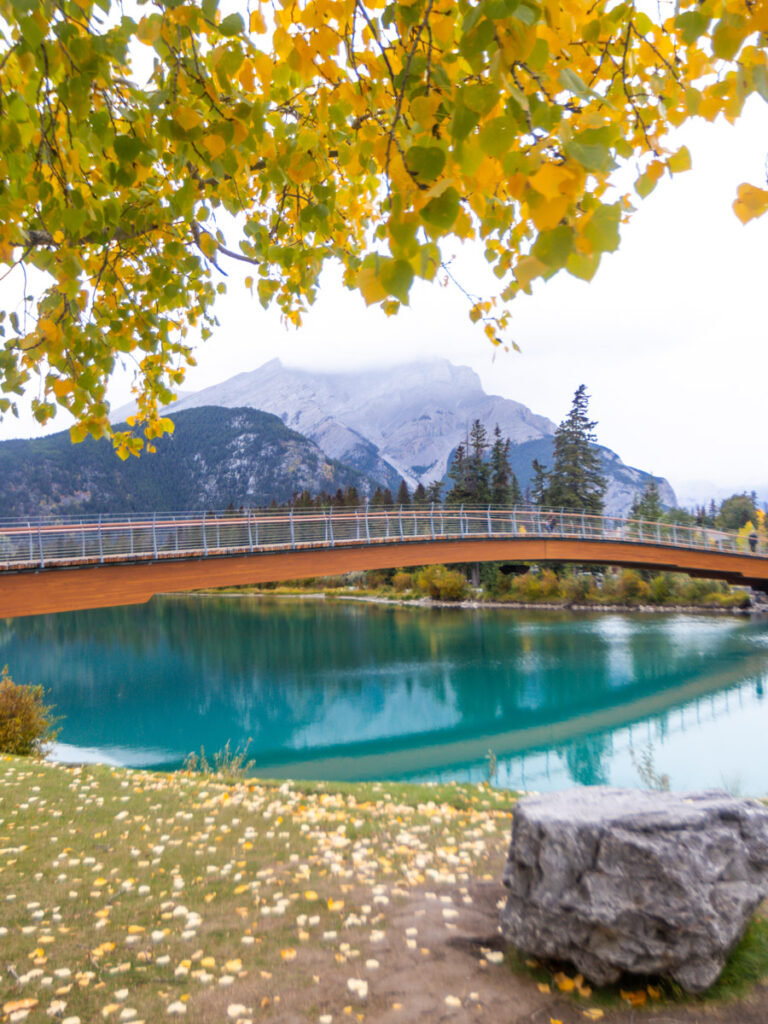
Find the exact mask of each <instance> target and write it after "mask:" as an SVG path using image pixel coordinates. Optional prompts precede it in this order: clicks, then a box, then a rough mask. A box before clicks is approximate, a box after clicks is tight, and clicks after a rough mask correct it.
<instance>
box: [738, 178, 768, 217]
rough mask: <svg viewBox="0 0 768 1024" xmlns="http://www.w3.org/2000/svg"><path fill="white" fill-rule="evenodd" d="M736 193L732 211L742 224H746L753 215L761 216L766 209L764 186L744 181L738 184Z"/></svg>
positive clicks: (767, 204) (766, 192)
mask: <svg viewBox="0 0 768 1024" xmlns="http://www.w3.org/2000/svg"><path fill="white" fill-rule="evenodd" d="M736 195H737V198H736V199H735V201H734V203H733V211H734V213H735V214H736V216H737V217H738V218H739V220H740V221H741V223H742V224H746V223H747V222H748V221H750V220H752V219H753V218H754V217H762V215H763V214H764V213H765V212H766V210H768V191H766V190H765V189H764V188H757V186H756V185H749V184H746V183H745V184H743V185H739V187H738V189H737V190H736Z"/></svg>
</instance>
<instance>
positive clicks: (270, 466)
mask: <svg viewBox="0 0 768 1024" xmlns="http://www.w3.org/2000/svg"><path fill="white" fill-rule="evenodd" d="M173 419H174V423H175V425H176V429H175V431H174V433H173V434H172V435H170V436H167V435H166V436H163V437H162V438H160V439H159V440H158V441H156V442H155V444H156V447H157V453H156V454H154V455H150V454H146V455H142V456H141V458H139V459H135V458H131V459H129V460H128V461H126V462H122V461H121V460H120V459H119V458H118V457H117V455H116V454H115V452H114V450H113V448H112V445H111V444H110V442H109V441H107V440H100V441H94V440H93V439H92V438H88V439H87V440H85V441H83V442H82V444H77V445H73V444H72V442H71V441H70V439H69V433H68V432H67V431H64V432H62V433H60V434H51V435H49V436H48V437H42V438H35V439H33V440H20V441H3V442H1V443H0V479H2V481H3V487H2V491H1V492H0V518H5V517H15V516H35V515H45V514H48V513H54V512H55V513H60V514H64V515H77V514H79V513H83V514H86V513H87V514H92V513H100V512H104V513H106V512H147V511H157V512H170V511H175V510H194V509H222V508H226V507H227V506H229V505H230V504H233V505H234V506H235V507H239V506H241V505H252V506H254V505H255V506H264V505H268V504H269V503H270V502H272V501H276V502H287V501H289V500H290V499H291V497H292V496H293V495H294V494H295V493H296V492H298V491H303V490H308V491H310V492H312V493H313V494H314V493H318V492H319V491H330V492H331V493H333V492H334V491H336V490H337V488H339V487H341V488H346V487H348V486H351V485H354V486H356V487H358V488H360V489H361V491H362V492H365V491H367V490H370V486H371V483H370V481H369V480H367V479H366V478H365V477H363V476H362V475H361V474H360V473H358V472H357V471H356V470H354V469H351V468H350V467H349V466H342V465H341V464H340V463H338V462H336V461H335V460H333V459H329V458H328V456H327V455H325V454H324V452H322V451H321V450H320V449H319V448H318V447H317V445H316V444H314V442H312V441H310V440H308V439H307V438H306V437H302V436H301V434H298V433H296V431H294V430H290V429H289V428H288V427H286V426H285V424H284V423H283V422H282V421H281V420H280V419H278V418H277V417H276V416H272V415H270V414H269V413H266V412H260V411H257V410H255V409H223V408H210V407H201V408H195V409H189V410H186V411H181V412H178V413H174V417H173Z"/></svg>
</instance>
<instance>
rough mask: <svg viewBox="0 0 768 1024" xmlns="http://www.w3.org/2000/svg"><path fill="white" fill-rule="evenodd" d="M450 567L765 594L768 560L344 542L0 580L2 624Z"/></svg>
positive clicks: (647, 551) (611, 544) (542, 546)
mask: <svg viewBox="0 0 768 1024" xmlns="http://www.w3.org/2000/svg"><path fill="white" fill-rule="evenodd" d="M452 562H580V563H602V564H606V565H619V566H626V567H631V568H641V569H643V568H645V569H658V570H671V571H673V572H687V573H689V574H690V575H692V576H704V577H708V578H711V579H723V580H727V581H728V582H729V583H737V584H746V585H748V586H751V587H754V588H755V589H758V590H764V591H768V558H762V557H755V556H751V555H748V554H731V553H720V552H717V551H697V550H686V549H681V548H674V547H667V546H665V545H658V544H643V543H631V542H623V541H599V540H598V541H589V540H569V539H567V538H562V539H561V538H543V537H539V538H537V537H530V538H522V537H520V538H514V537H512V538H506V539H503V538H495V537H472V538H466V539H455V540H435V541H432V540H424V541H406V542H401V541H387V542H384V543H374V544H370V545H368V544H362V545H361V544H357V543H354V544H348V543H340V544H338V545H337V546H335V547H316V548H299V549H297V550H279V551H274V552H266V551H257V552H255V553H253V554H240V555H222V556H216V555H210V556H208V557H207V558H168V559H160V560H158V561H146V562H138V563H137V562H131V563H111V564H110V563H107V564H103V565H99V564H93V565H90V564H89V565H84V566H81V567H65V568H58V569H44V570H39V571H34V570H30V571H24V572H5V573H2V574H0V618H12V617H15V616H21V615H42V614H47V613H50V612H64V611H77V610H80V609H85V608H105V607H109V606H114V605H124V604H143V603H144V602H145V601H148V600H149V599H150V598H151V597H152V596H153V595H155V594H161V593H174V592H182V591H188V590H200V589H207V588H209V587H227V586H240V585H244V584H249V583H270V582H279V581H281V580H292V579H299V578H302V577H308V576H332V575H334V576H335V575H339V574H341V573H345V572H353V571H355V570H363V569H389V568H395V567H400V566H413V565H432V564H439V563H445V564H450V563H452Z"/></svg>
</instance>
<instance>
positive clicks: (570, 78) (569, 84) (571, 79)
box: [557, 68, 595, 100]
mask: <svg viewBox="0 0 768 1024" xmlns="http://www.w3.org/2000/svg"><path fill="white" fill-rule="evenodd" d="M557 77H558V80H559V82H560V85H562V87H563V88H564V89H567V90H568V91H569V92H573V93H575V94H576V95H577V96H581V98H582V99H584V100H588V99H590V97H592V96H594V95H595V94H594V91H593V90H592V89H590V88H589V87H588V86H587V85H586V84H585V83H584V82H583V81H582V80H581V79H580V78H579V76H578V75H577V74H576V72H575V71H571V69H570V68H560V73H559V74H558V76H557Z"/></svg>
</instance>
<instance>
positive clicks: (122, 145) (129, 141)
mask: <svg viewBox="0 0 768 1024" xmlns="http://www.w3.org/2000/svg"><path fill="white" fill-rule="evenodd" d="M143 148H144V146H143V144H142V142H141V140H140V139H137V138H136V136H135V135H116V136H115V153H117V157H118V159H119V160H120V162H121V163H130V162H131V161H132V160H135V159H136V157H137V156H138V155H139V153H140V152H141V151H142V149H143Z"/></svg>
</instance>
